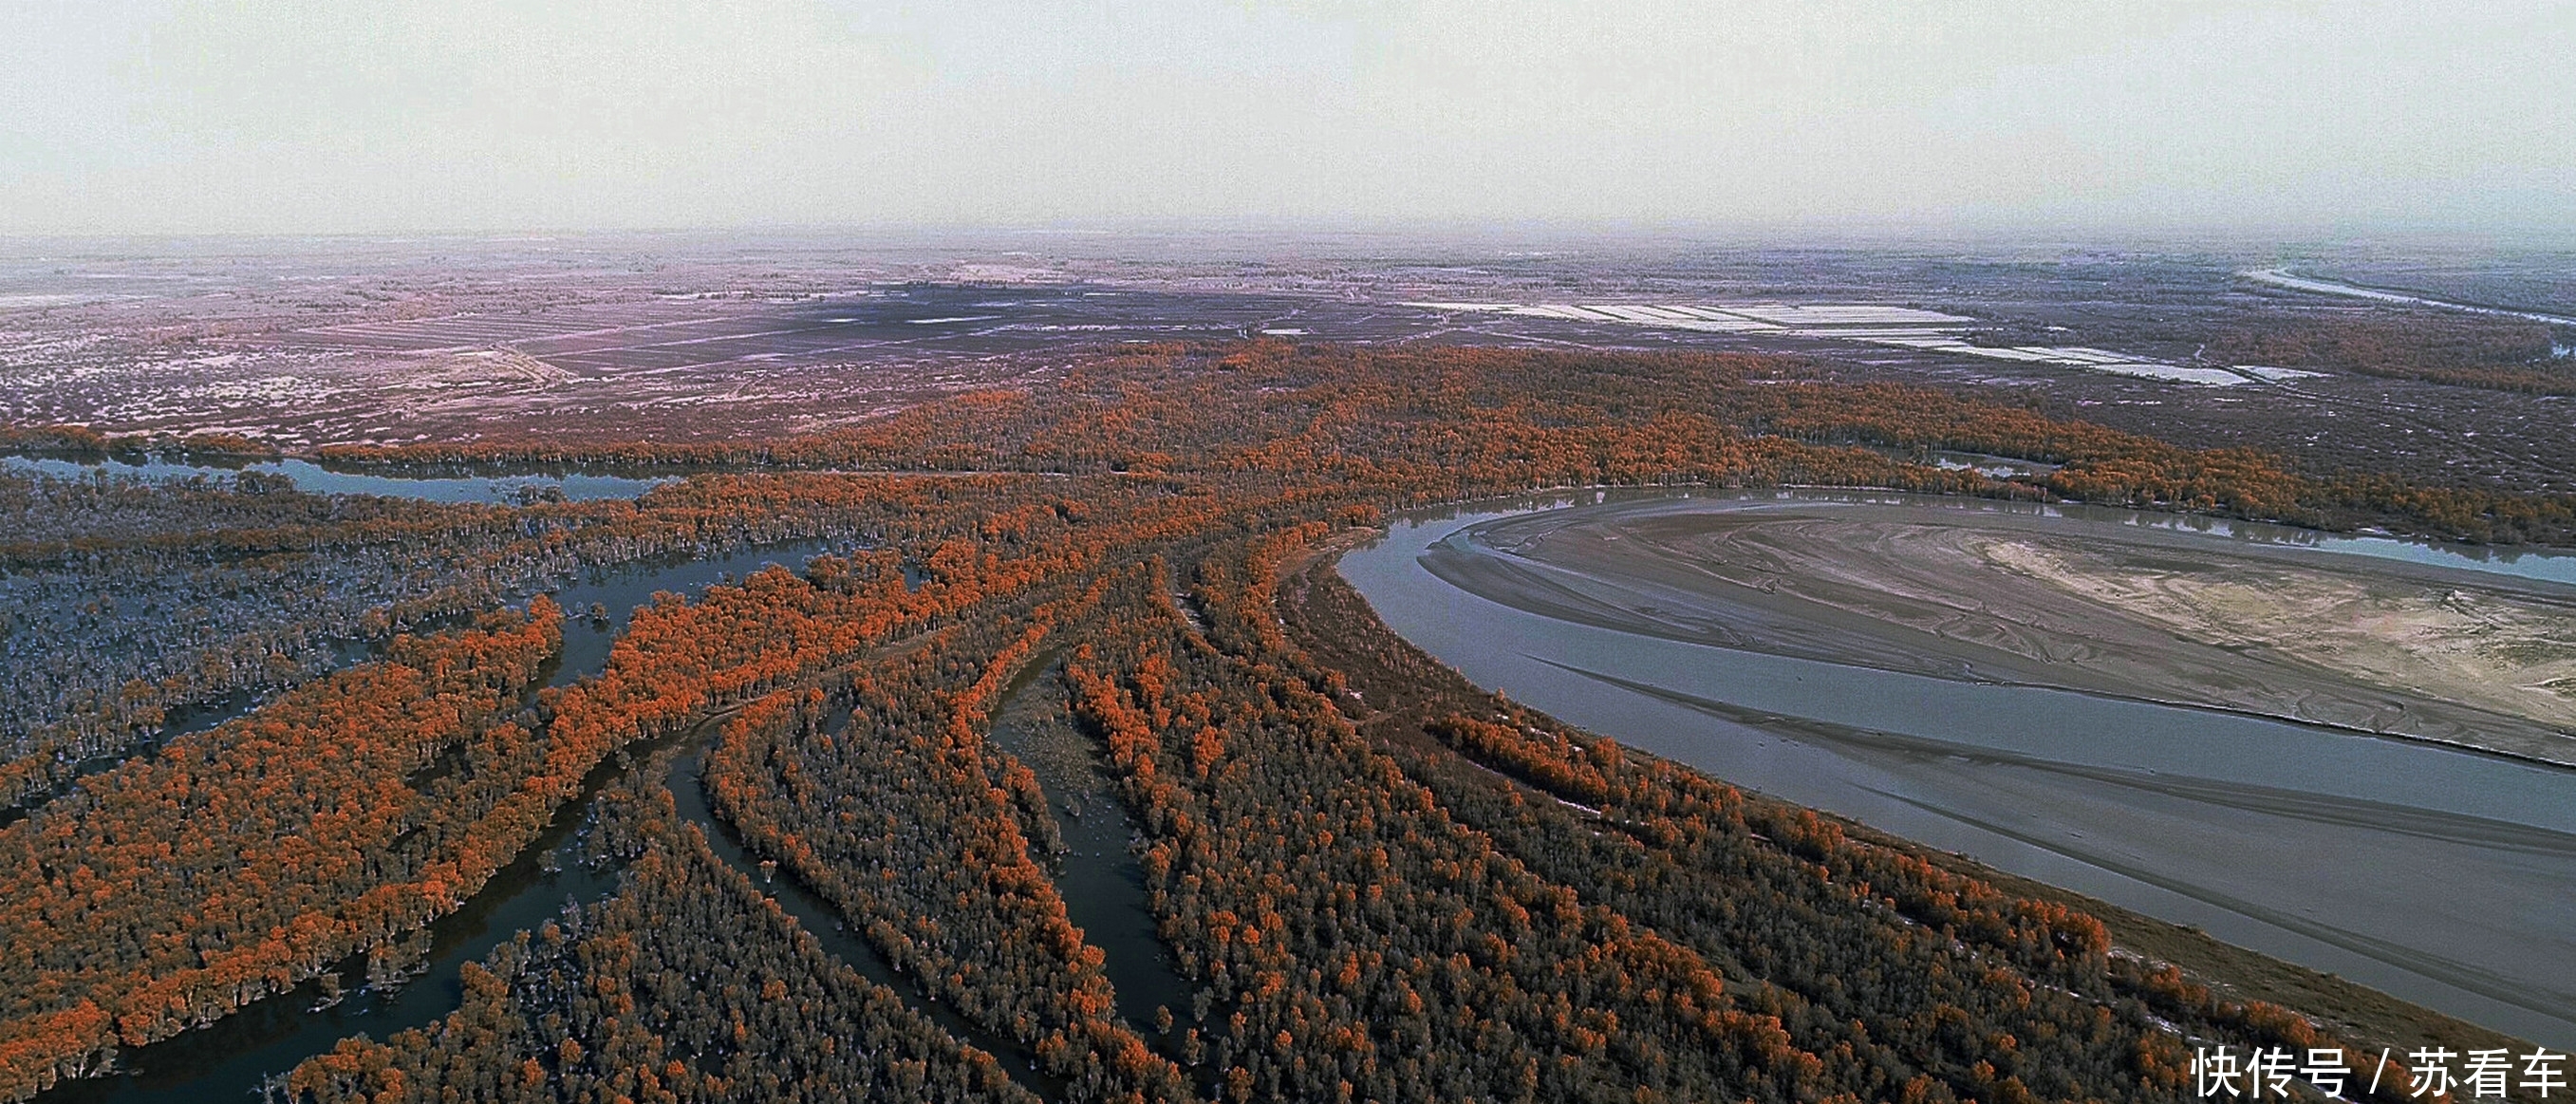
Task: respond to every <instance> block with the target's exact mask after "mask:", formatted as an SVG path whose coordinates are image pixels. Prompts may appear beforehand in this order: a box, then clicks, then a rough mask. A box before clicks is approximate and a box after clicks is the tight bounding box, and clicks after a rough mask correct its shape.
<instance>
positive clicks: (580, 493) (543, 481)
mask: <svg viewBox="0 0 2576 1104" xmlns="http://www.w3.org/2000/svg"><path fill="white" fill-rule="evenodd" d="M0 471H14V472H25V473H30V474H36V475H50V476H54V477H56V478H61V479H86V478H93V477H102V476H104V477H110V478H124V479H141V480H145V481H148V482H154V483H167V482H173V481H176V480H182V479H215V480H232V479H235V478H238V477H240V476H241V475H243V474H245V473H248V474H253V475H260V476H268V477H274V478H280V479H286V480H289V481H292V482H293V483H294V484H295V489H296V490H299V491H304V492H307V493H310V494H362V495H381V496H384V497H387V498H409V499H417V500H419V501H422V502H488V503H517V502H522V501H526V500H529V499H531V498H555V497H560V498H564V499H568V500H570V501H574V502H585V501H590V500H594V499H603V498H634V497H637V496H639V495H642V494H643V493H644V492H646V491H649V490H652V489H653V488H654V487H656V486H659V485H661V484H663V483H668V482H670V481H671V480H672V478H673V477H671V476H635V475H615V474H605V473H599V472H589V471H581V470H578V469H569V470H562V471H510V472H496V473H494V474H489V475H455V476H436V475H380V474H375V473H371V472H358V471H342V470H338V469H334V468H328V467H324V466H322V465H320V464H316V463H314V462H312V461H310V460H258V461H252V462H249V463H245V464H242V465H240V466H238V467H233V466H226V465H216V464H191V463H187V462H184V461H178V460H166V459H161V458H158V457H154V458H149V459H145V460H141V461H132V460H121V459H99V460H66V459H61V458H57V457H35V456H0Z"/></svg>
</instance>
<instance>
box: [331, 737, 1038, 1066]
mask: <svg viewBox="0 0 2576 1104" xmlns="http://www.w3.org/2000/svg"><path fill="white" fill-rule="evenodd" d="M603 803H604V806H605V807H606V808H607V810H608V813H607V818H608V819H609V820H610V821H611V822H612V827H610V828H608V829H607V830H605V831H604V832H603V835H605V836H612V837H616V838H619V839H621V840H633V841H635V846H636V848H637V850H638V853H637V854H636V856H635V857H634V861H633V862H632V864H631V865H629V866H628V867H627V869H626V871H625V874H624V875H623V877H621V878H620V880H619V886H618V893H617V895H616V896H615V897H613V898H610V899H609V900H607V901H604V902H601V903H600V904H597V905H593V906H590V907H588V908H585V909H581V910H578V911H572V912H568V913H566V914H565V915H564V916H563V917H562V918H561V919H559V920H557V921H555V922H552V923H548V924H546V925H544V926H543V927H541V928H539V929H538V930H537V931H535V932H532V933H531V932H522V933H520V934H519V936H518V937H517V938H516V939H515V940H514V941H512V942H510V943H505V944H503V945H502V946H501V947H500V949H498V950H497V951H495V952H494V953H493V955H492V956H491V958H490V959H488V960H487V961H486V962H485V963H483V964H479V965H478V964H470V963H469V964H468V965H467V966H466V967H465V970H464V988H465V994H464V999H463V1002H462V1004H461V1006H460V1007H459V1008H458V1010H457V1011H456V1012H455V1013H454V1014H452V1015H450V1016H447V1017H445V1018H444V1019H441V1020H440V1021H439V1022H438V1023H436V1024H434V1025H432V1026H431V1027H430V1028H428V1029H426V1030H416V1031H405V1032H402V1033H400V1034H397V1035H395V1036H394V1037H393V1038H391V1039H388V1040H385V1041H384V1042H382V1043H376V1042H371V1041H368V1040H365V1039H349V1040H344V1041H342V1042H341V1044H340V1045H339V1047H338V1048H337V1049H336V1050H334V1051H333V1052H332V1053H330V1054H327V1055H323V1056H321V1057H318V1058H315V1059H313V1060H311V1061H308V1062H306V1063H304V1064H303V1065H302V1066H299V1067H297V1068H296V1070H295V1071H294V1072H293V1074H292V1075H291V1077H290V1078H289V1079H288V1086H287V1087H288V1088H289V1090H290V1093H291V1096H292V1097H293V1098H294V1099H298V1100H304V1099H319V1100H374V1101H399V1100H424V1101H458V1102H469V1101H483V1102H494V1104H499V1102H509V1104H521V1102H526V1101H561V1102H564V1104H588V1102H591V1101H611V1100H625V1101H635V1102H640V1104H683V1102H697V1101H705V1102H711V1104H712V1102H724V1104H734V1102H743V1104H770V1102H782V1101H817V1102H825V1101H829V1102H839V1101H849V1100H906V1101H1003V1102H1010V1104H1017V1102H1021V1101H1031V1100H1034V1099H1035V1098H1034V1097H1033V1096H1031V1095H1030V1094H1029V1093H1028V1092H1026V1091H1025V1090H1022V1089H1021V1088H1020V1087H1019V1086H1017V1085H1015V1084H1013V1083H1012V1082H1011V1081H1010V1079H1009V1077H1008V1076H1006V1074H1005V1073H1004V1071H1003V1070H1002V1069H1001V1068H1000V1066H999V1064H998V1063H997V1062H996V1061H995V1060H994V1058H993V1056H992V1055H990V1054H987V1053H984V1052H982V1051H979V1050H975V1049H973V1048H971V1047H967V1046H965V1045H963V1044H960V1043H959V1042H957V1041H956V1040H955V1039H954V1038H952V1037H950V1036H949V1035H948V1034H947V1033H946V1032H944V1031H942V1030H940V1029H939V1027H938V1026H937V1025H935V1024H933V1023H931V1022H930V1021H928V1020H926V1019H924V1018H923V1017H922V1016H921V1015H920V1014H918V1013H916V1012H913V1011H912V1010H910V1009H908V1008H906V1007H905V1006H904V1002H903V1001H902V999H901V998H900V997H898V996H897V995H895V994H894V993H893V992H891V991H889V990H887V989H886V988H885V987H883V986H879V985H875V984H873V983H870V982H869V981H867V980H866V979H864V978H862V977H860V976H859V975H858V974H856V973H855V972H853V971H852V970H851V969H850V968H849V967H848V966H847V965H846V964H843V963H839V962H836V961H833V960H832V959H831V958H830V956H829V955H827V954H826V953H825V952H824V951H823V950H822V949H821V948H820V947H818V946H817V945H816V943H815V941H814V938H813V936H812V935H811V934H810V933H806V932H803V931H801V930H799V929H798V927H797V925H796V922H795V921H794V920H793V919H791V918H789V917H788V916H787V915H786V914H785V913H784V912H782V911H780V909H779V907H778V905H777V903H776V902H774V901H771V900H770V899H768V898H766V897H764V896H762V895H761V894H760V892H759V890H758V889H756V888H754V887H753V886H752V885H751V883H750V882H749V880H748V879H746V878H745V877H744V876H743V875H742V874H740V873H738V872H736V871H734V870H732V869H730V868H728V867H726V866H725V865H724V864H723V863H722V862H721V861H719V860H718V859H716V858H715V856H713V855H712V854H710V853H709V852H708V850H707V845H706V842H705V839H704V838H703V837H702V836H700V835H699V834H698V833H697V831H696V829H695V828H694V827H689V828H682V827H679V826H678V824H677V818H676V816H675V815H674V812H673V810H672V808H671V799H670V795H669V794H668V792H666V791H661V790H659V788H658V784H657V783H652V782H645V783H641V784H628V785H624V786H621V787H619V789H618V790H617V791H613V792H612V793H611V794H609V795H607V796H606V797H605V798H604V802H603Z"/></svg>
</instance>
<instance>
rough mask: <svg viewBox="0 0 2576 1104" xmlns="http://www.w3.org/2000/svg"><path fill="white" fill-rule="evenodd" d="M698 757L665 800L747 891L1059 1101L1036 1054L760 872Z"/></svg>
mask: <svg viewBox="0 0 2576 1104" xmlns="http://www.w3.org/2000/svg"><path fill="white" fill-rule="evenodd" d="M705 758H706V757H705V748H704V747H703V746H698V747H691V748H689V749H688V750H687V751H686V752H684V753H683V754H682V755H681V756H680V757H679V759H678V761H676V762H675V763H673V764H672V766H671V775H670V784H671V800H672V802H673V803H674V804H675V805H676V806H677V807H678V809H679V813H680V819H682V820H684V821H687V822H689V823H691V824H695V825H697V826H698V829H699V830H700V831H701V832H704V833H705V834H706V837H707V846H708V848H709V849H710V850H713V851H714V852H715V854H716V857H717V858H718V859H721V860H723V861H724V863H725V865H727V866H730V867H732V868H734V869H735V870H737V871H740V872H741V873H742V875H743V876H744V877H747V878H750V879H751V884H752V885H754V886H757V887H759V889H760V891H761V892H763V893H766V894H768V895H769V896H770V898H771V899H773V900H775V901H777V902H778V906H779V908H781V909H783V910H785V911H786V913H787V915H789V916H793V917H795V918H796V922H797V923H799V924H802V925H804V926H805V930H806V932H808V933H809V934H811V935H813V937H814V940H815V942H817V943H820V944H822V947H823V950H824V952H825V953H827V954H829V955H831V956H832V957H834V958H837V959H839V960H841V962H842V963H843V964H845V965H847V966H849V967H850V968H851V969H853V970H856V971H858V973H859V976H860V977H864V978H866V979H868V980H869V981H873V982H875V983H877V984H879V985H882V986H885V987H886V988H888V989H891V990H894V993H895V995H896V996H899V997H901V998H903V1003H904V1005H905V1006H906V1007H908V1008H911V1009H912V1010H913V1011H915V1012H918V1013H920V1014H921V1015H923V1016H924V1017H927V1018H928V1019H929V1020H930V1021H931V1022H932V1023H935V1024H938V1025H939V1027H940V1029H941V1030H943V1031H946V1032H947V1033H948V1034H950V1035H952V1036H954V1037H956V1038H957V1039H958V1040H959V1041H960V1042H964V1043H966V1044H967V1045H969V1046H973V1047H976V1048H978V1049H981V1050H983V1051H985V1052H986V1053H989V1054H991V1055H992V1056H993V1057H994V1058H996V1059H998V1060H999V1061H1000V1062H1001V1066H1002V1071H1003V1072H1004V1073H1007V1074H1009V1075H1010V1077H1011V1080H1013V1081H1016V1082H1018V1083H1019V1085H1020V1087H1021V1088H1024V1089H1027V1090H1029V1091H1030V1092H1033V1093H1036V1094H1038V1095H1039V1096H1040V1097H1044V1098H1047V1099H1053V1098H1055V1097H1058V1096H1061V1095H1063V1091H1064V1084H1063V1082H1062V1081H1061V1080H1059V1079H1057V1078H1054V1077H1050V1076H1048V1075H1046V1074H1044V1073H1041V1072H1039V1071H1038V1070H1037V1068H1036V1055H1035V1054H1033V1053H1031V1052H1030V1051H1029V1050H1028V1048H1026V1047H1023V1046H1021V1045H1020V1044H1019V1043H1018V1042H1017V1041H1015V1040H1012V1039H1009V1038H1006V1037H1004V1036H1002V1035H1000V1034H999V1033H996V1032H993V1031H988V1030H986V1029H984V1028H983V1027H982V1026H980V1025H978V1024H976V1023H974V1022H973V1021H970V1020H968V1019H967V1018H966V1017H965V1016H963V1015H960V1014H958V1012H957V1010H956V1009H955V1008H952V1007H950V1006H948V1005H945V1004H941V1003H939V1002H938V1001H936V1000H932V999H930V998H929V997H928V996H927V995H926V994H925V993H924V992H923V990H922V988H921V984H920V982H919V981H918V980H916V979H914V978H911V977H909V976H906V975H905V974H904V973H902V972H901V971H899V970H896V969H895V968H894V965H893V964H892V963H890V962H887V961H886V958H885V955H883V954H882V953H880V952H879V951H878V950H877V948H876V945H875V944H873V943H870V942H868V941H867V939H866V937H864V936H861V935H860V934H859V933H857V932H855V931H851V930H850V929H849V927H848V926H847V925H846V924H845V923H844V922H843V921H842V920H841V919H840V917H839V914H838V913H837V912H836V911H835V910H834V909H833V907H832V904H831V902H829V901H826V900H824V899H823V898H822V897H821V895H819V894H816V893H815V892H813V891H812V890H810V889H807V888H806V887H805V886H804V884H803V883H801V882H798V881H797V880H796V879H795V878H794V877H793V876H791V875H790V874H788V873H787V871H786V870H785V869H784V868H783V867H780V868H775V869H773V870H768V871H764V870H762V869H761V867H760V864H759V863H758V862H757V861H755V860H753V859H752V857H751V855H750V853H749V852H747V851H745V850H744V849H743V846H742V839H741V837H740V836H739V835H738V834H736V833H735V831H734V829H733V826H732V825H730V824H727V823H725V821H724V820H723V819H722V818H720V817H718V816H716V814H715V809H714V808H713V807H712V806H711V805H709V804H708V802H707V793H706V787H705V785H704V784H703V783H702V782H701V781H700V770H701V767H702V766H703V765H704V763H705Z"/></svg>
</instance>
